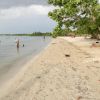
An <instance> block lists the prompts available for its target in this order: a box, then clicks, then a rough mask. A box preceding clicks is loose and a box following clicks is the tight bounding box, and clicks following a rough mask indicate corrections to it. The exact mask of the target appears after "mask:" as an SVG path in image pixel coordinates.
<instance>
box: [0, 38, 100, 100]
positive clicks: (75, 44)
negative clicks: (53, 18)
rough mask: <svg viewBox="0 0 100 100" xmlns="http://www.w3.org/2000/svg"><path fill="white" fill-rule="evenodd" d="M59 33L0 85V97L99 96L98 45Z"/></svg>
mask: <svg viewBox="0 0 100 100" xmlns="http://www.w3.org/2000/svg"><path fill="white" fill-rule="evenodd" d="M94 41H95V40H91V39H84V38H83V37H76V38H71V37H58V38H56V39H53V40H52V42H51V43H50V44H49V46H48V47H47V48H46V49H45V50H44V51H42V52H41V53H40V54H39V55H38V56H37V57H35V58H33V59H32V60H31V61H30V62H28V63H27V64H26V66H25V67H24V68H23V69H22V70H21V71H20V72H19V73H18V74H17V75H16V76H15V78H14V79H11V80H10V81H9V82H8V83H7V84H5V86H4V87H2V88H1V89H0V100H100V47H91V44H92V42H94Z"/></svg>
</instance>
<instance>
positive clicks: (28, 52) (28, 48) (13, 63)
mask: <svg viewBox="0 0 100 100" xmlns="http://www.w3.org/2000/svg"><path fill="white" fill-rule="evenodd" d="M16 38H17V39H19V41H20V47H19V49H17V47H16V42H15V40H16ZM50 41H51V37H46V38H45V39H44V38H43V37H28V36H21V37H19V36H0V83H1V81H2V80H5V79H6V77H11V76H12V75H13V74H14V73H15V71H14V70H17V71H18V70H20V68H21V67H22V64H25V63H26V62H27V61H28V60H29V59H31V57H33V56H35V55H37V54H38V53H39V52H41V51H42V50H43V49H44V48H45V47H46V46H47V45H48V43H49V42H50ZM23 44H24V47H23ZM16 67H17V68H16Z"/></svg>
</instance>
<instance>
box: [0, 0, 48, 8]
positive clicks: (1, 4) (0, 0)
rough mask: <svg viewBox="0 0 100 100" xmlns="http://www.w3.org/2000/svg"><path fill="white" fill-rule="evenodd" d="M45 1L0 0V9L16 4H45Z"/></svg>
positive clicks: (46, 0) (15, 5) (16, 5)
mask: <svg viewBox="0 0 100 100" xmlns="http://www.w3.org/2000/svg"><path fill="white" fill-rule="evenodd" d="M47 2H48V0H0V9H1V8H3V9H4V8H11V7H18V6H29V5H33V4H39V5H47Z"/></svg>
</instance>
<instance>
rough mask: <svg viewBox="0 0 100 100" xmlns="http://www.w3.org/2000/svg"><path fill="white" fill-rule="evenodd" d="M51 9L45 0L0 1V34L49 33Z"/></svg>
mask: <svg viewBox="0 0 100 100" xmlns="http://www.w3.org/2000/svg"><path fill="white" fill-rule="evenodd" d="M52 9H54V8H53V7H52V6H50V5H48V4H47V0H0V33H31V32H35V31H36V32H39V31H41V32H50V31H52V29H53V28H54V26H55V22H54V21H52V20H51V19H50V18H49V17H48V12H49V11H51V10H52Z"/></svg>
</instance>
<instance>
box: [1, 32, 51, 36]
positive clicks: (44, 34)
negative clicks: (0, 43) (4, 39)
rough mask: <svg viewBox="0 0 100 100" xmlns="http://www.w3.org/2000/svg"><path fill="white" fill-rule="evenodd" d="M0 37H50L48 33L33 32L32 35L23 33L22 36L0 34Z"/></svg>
mask: <svg viewBox="0 0 100 100" xmlns="http://www.w3.org/2000/svg"><path fill="white" fill-rule="evenodd" d="M0 36H51V33H50V32H45V33H42V32H33V33H30V34H29V33H23V34H0Z"/></svg>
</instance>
